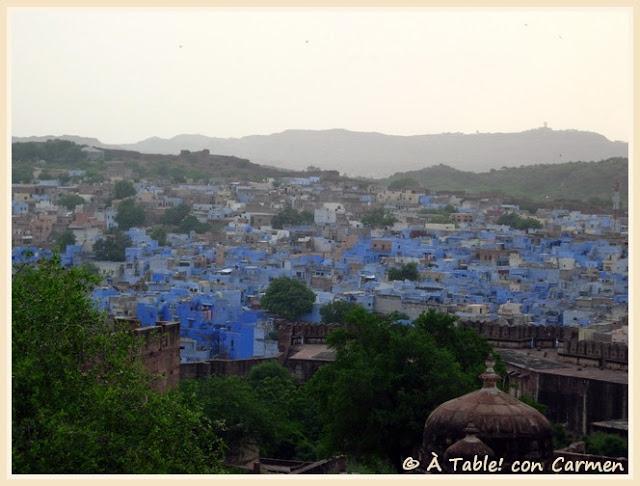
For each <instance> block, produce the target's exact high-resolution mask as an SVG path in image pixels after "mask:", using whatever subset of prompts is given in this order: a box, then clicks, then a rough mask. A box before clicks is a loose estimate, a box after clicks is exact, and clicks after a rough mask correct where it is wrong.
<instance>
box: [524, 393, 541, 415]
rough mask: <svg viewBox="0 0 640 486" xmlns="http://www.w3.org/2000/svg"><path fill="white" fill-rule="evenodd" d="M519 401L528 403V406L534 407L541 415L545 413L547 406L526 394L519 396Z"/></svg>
mask: <svg viewBox="0 0 640 486" xmlns="http://www.w3.org/2000/svg"><path fill="white" fill-rule="evenodd" d="M520 401H521V402H523V403H526V404H527V405H529V406H530V407H533V408H535V409H536V410H537V411H538V412H540V413H541V414H542V415H544V414H545V413H547V406H546V405H544V404H543V403H540V402H537V401H535V400H534V399H533V398H531V397H530V396H528V395H523V396H521V397H520Z"/></svg>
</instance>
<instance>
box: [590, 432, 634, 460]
mask: <svg viewBox="0 0 640 486" xmlns="http://www.w3.org/2000/svg"><path fill="white" fill-rule="evenodd" d="M585 445H586V452H587V454H596V455H598V456H608V457H627V455H628V446H627V441H626V440H625V439H623V438H622V437H620V436H618V435H615V434H607V433H605V432H594V433H592V434H591V435H588V436H587V438H586V441H585Z"/></svg>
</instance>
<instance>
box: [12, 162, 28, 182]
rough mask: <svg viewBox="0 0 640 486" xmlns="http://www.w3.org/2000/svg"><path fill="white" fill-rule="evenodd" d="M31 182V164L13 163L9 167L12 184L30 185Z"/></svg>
mask: <svg viewBox="0 0 640 486" xmlns="http://www.w3.org/2000/svg"><path fill="white" fill-rule="evenodd" d="M32 181H33V164H29V163H24V162H16V161H14V162H13V164H12V167H11V182H12V183H13V184H30V183H31V182H32Z"/></svg>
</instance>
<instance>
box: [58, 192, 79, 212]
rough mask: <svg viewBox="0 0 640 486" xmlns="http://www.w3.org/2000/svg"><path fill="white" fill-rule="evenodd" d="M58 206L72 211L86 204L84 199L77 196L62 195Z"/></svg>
mask: <svg viewBox="0 0 640 486" xmlns="http://www.w3.org/2000/svg"><path fill="white" fill-rule="evenodd" d="M58 204H59V205H61V206H64V207H65V208H67V209H68V210H70V211H71V210H73V209H75V207H76V206H79V205H80V204H84V199H82V197H80V196H79V195H77V194H62V195H61V196H60V197H59V198H58Z"/></svg>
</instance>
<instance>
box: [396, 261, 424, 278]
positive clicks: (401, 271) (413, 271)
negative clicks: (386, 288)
mask: <svg viewBox="0 0 640 486" xmlns="http://www.w3.org/2000/svg"><path fill="white" fill-rule="evenodd" d="M388 276H389V280H412V281H416V280H419V279H420V272H418V265H417V264H416V263H415V262H409V263H405V264H404V265H402V266H401V267H399V268H390V269H389V271H388Z"/></svg>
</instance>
